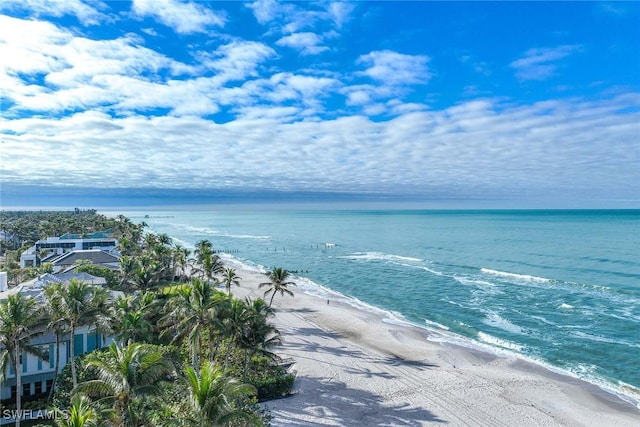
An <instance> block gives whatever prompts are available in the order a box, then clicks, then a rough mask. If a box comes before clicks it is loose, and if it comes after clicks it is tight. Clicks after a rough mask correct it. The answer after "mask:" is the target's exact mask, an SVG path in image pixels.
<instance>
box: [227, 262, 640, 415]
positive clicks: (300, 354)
mask: <svg viewBox="0 0 640 427" xmlns="http://www.w3.org/2000/svg"><path fill="white" fill-rule="evenodd" d="M238 273H239V275H240V276H241V277H242V279H243V280H242V282H241V283H242V284H241V287H234V289H233V293H234V295H235V296H237V297H244V296H251V297H257V296H262V294H263V292H264V290H265V289H266V288H262V289H258V284H259V283H260V282H263V281H265V280H264V279H265V278H264V276H262V275H260V274H258V273H255V272H252V271H248V270H241V271H239V272H238ZM293 290H294V292H295V297H293V298H291V297H288V296H285V297H281V296H280V295H277V296H276V298H275V300H274V304H273V307H274V308H275V309H276V313H277V314H276V317H275V318H274V323H275V324H276V326H277V327H278V329H279V330H280V332H281V333H282V341H283V345H282V346H281V347H279V348H278V349H277V350H276V352H277V353H278V354H279V355H281V356H282V357H284V358H292V359H293V360H294V361H295V363H294V365H293V366H292V369H293V370H294V371H295V372H296V373H297V379H296V383H295V391H294V395H293V396H290V397H288V398H286V399H280V400H275V401H270V402H267V403H266V406H267V407H269V408H270V409H271V411H272V413H273V415H274V420H273V421H272V425H274V426H312V425H327V426H421V425H435V424H447V425H453V426H637V425H640V410H638V408H636V407H634V406H633V405H631V404H629V403H627V402H625V401H623V400H621V399H619V398H618V397H617V396H615V395H612V394H610V393H606V392H604V391H603V390H601V389H599V388H598V387H596V386H594V385H591V384H589V383H586V382H583V381H579V380H576V379H575V378H572V377H568V376H563V375H559V374H556V373H553V372H551V371H549V370H547V369H544V368H543V367H540V366H537V365H535V364H532V363H529V362H526V361H524V360H519V359H517V358H513V357H498V356H496V355H494V354H491V353H487V352H483V351H477V350H474V349H470V348H466V347H461V346H456V345H454V344H450V343H443V342H432V341H428V340H427V337H428V334H429V332H428V331H426V330H424V329H422V328H417V327H411V326H407V325H400V324H394V323H391V322H389V321H388V320H385V319H384V317H383V316H382V315H376V314H373V313H370V312H367V311H364V310H359V309H356V308H354V307H353V306H351V305H348V304H344V303H340V302H338V301H335V300H331V301H327V299H325V298H320V297H316V296H311V295H308V294H306V293H304V292H303V291H301V290H300V289H296V288H293Z"/></svg>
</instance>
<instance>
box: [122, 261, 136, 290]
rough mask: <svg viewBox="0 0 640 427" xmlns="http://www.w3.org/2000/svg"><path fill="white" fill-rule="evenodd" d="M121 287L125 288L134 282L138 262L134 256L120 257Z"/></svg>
mask: <svg viewBox="0 0 640 427" xmlns="http://www.w3.org/2000/svg"><path fill="white" fill-rule="evenodd" d="M119 264H120V277H121V279H120V288H122V289H124V288H125V287H126V285H127V284H128V283H132V282H134V278H135V274H136V268H137V267H138V263H137V262H136V259H135V258H134V257H132V256H128V255H122V256H121V257H120V261H119Z"/></svg>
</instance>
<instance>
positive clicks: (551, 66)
mask: <svg viewBox="0 0 640 427" xmlns="http://www.w3.org/2000/svg"><path fill="white" fill-rule="evenodd" d="M580 49H581V47H580V46H578V45H564V46H558V47H554V48H533V49H529V50H527V51H526V52H525V53H524V55H523V56H522V57H521V58H519V59H517V60H515V61H513V62H512V63H511V64H510V66H511V68H514V69H515V70H516V76H517V77H518V79H520V80H546V79H548V78H549V77H551V76H553V75H554V74H555V73H556V70H557V69H558V61H560V60H562V59H564V58H566V57H567V56H569V55H571V54H573V53H576V52H578V51H580Z"/></svg>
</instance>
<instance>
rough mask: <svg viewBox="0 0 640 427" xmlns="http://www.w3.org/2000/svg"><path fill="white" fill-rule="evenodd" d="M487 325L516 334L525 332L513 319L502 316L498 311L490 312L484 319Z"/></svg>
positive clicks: (483, 321)
mask: <svg viewBox="0 0 640 427" xmlns="http://www.w3.org/2000/svg"><path fill="white" fill-rule="evenodd" d="M482 323H484V324H485V325H489V326H493V327H494V328H498V329H502V330H503V331H507V332H511V333H514V334H524V332H523V330H522V328H521V327H520V326H518V325H516V324H514V323H512V322H511V321H509V320H507V319H505V318H504V317H501V316H500V315H499V314H497V313H489V314H487V315H486V316H485V318H484V319H483V320H482Z"/></svg>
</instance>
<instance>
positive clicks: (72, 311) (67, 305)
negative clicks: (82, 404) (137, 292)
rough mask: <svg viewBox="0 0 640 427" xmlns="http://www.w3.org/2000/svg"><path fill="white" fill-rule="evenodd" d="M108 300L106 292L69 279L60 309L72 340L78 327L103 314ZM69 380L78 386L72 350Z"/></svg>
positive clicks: (64, 289)
mask: <svg viewBox="0 0 640 427" xmlns="http://www.w3.org/2000/svg"><path fill="white" fill-rule="evenodd" d="M107 298H108V293H107V291H106V290H104V289H102V288H99V287H97V286H92V285H87V284H86V283H84V282H81V281H79V280H77V279H71V281H70V282H69V285H68V286H67V287H66V288H63V289H62V293H61V298H60V308H61V309H62V310H63V312H64V315H65V316H66V318H67V322H68V325H69V333H70V335H71V339H72V340H73V339H74V338H75V335H76V330H77V329H78V327H79V326H82V325H87V324H91V323H92V322H93V321H95V320H96V319H97V318H98V316H100V315H103V314H105V312H106V307H105V302H106V300H107ZM69 356H70V361H71V378H72V379H73V386H74V387H75V386H77V385H78V375H77V370H76V364H75V355H74V351H73V348H72V353H71V355H67V357H69Z"/></svg>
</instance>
